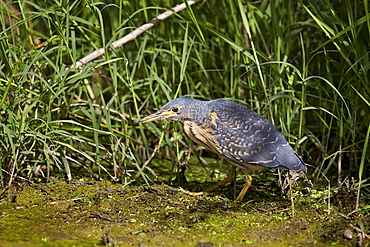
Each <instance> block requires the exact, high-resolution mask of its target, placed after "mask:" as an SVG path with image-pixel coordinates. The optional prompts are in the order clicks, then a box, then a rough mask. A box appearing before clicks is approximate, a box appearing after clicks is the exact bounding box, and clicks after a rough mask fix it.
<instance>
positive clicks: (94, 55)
mask: <svg viewBox="0 0 370 247" xmlns="http://www.w3.org/2000/svg"><path fill="white" fill-rule="evenodd" d="M199 1H201V0H188V5H189V6H191V5H193V4H194V3H197V2H199ZM185 8H186V4H185V3H181V4H178V5H176V6H175V7H173V8H172V9H171V10H167V11H165V12H163V13H162V14H160V15H159V16H157V17H155V18H153V19H152V20H151V21H150V22H148V23H146V24H144V25H142V26H140V27H139V28H137V29H135V30H134V31H132V32H131V33H129V34H127V35H125V36H124V37H123V38H121V39H119V40H117V41H114V42H113V43H112V47H113V48H117V47H120V46H122V45H123V44H126V43H127V42H129V41H131V40H134V39H135V38H136V37H137V36H139V35H140V34H142V33H143V32H145V31H146V30H148V29H149V28H151V27H153V26H154V25H155V24H157V23H159V22H160V21H163V20H164V19H166V18H168V17H170V16H171V15H173V14H174V13H177V12H179V11H181V10H183V9H185ZM104 53H105V49H104V48H100V49H97V50H95V51H93V52H92V53H90V54H89V55H87V56H85V57H83V58H81V59H80V60H78V61H77V62H76V65H72V66H71V68H79V67H81V66H82V65H84V64H87V63H88V62H90V61H92V60H94V59H95V58H97V57H100V56H101V55H103V54H104Z"/></svg>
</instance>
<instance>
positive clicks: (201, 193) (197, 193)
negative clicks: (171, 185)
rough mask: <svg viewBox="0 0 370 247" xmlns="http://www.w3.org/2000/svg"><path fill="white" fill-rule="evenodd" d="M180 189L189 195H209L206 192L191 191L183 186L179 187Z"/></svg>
mask: <svg viewBox="0 0 370 247" xmlns="http://www.w3.org/2000/svg"><path fill="white" fill-rule="evenodd" d="M179 190H180V192H182V193H184V194H185V195H189V196H204V195H208V194H207V193H205V192H202V191H201V192H191V191H188V190H185V189H183V188H181V187H179Z"/></svg>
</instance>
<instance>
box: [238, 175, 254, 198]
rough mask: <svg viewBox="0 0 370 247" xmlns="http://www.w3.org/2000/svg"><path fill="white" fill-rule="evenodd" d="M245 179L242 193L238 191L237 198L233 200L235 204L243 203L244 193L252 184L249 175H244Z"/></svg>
mask: <svg viewBox="0 0 370 247" xmlns="http://www.w3.org/2000/svg"><path fill="white" fill-rule="evenodd" d="M245 178H246V180H247V181H246V182H245V185H244V187H243V189H242V191H240V193H239V195H238V197H237V198H236V199H235V202H237V203H240V202H242V201H243V198H244V195H245V193H246V192H247V190H248V189H249V187H250V186H251V184H252V177H251V175H249V174H247V173H246V174H245Z"/></svg>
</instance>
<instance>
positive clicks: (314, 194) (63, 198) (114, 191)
mask: <svg viewBox="0 0 370 247" xmlns="http://www.w3.org/2000/svg"><path fill="white" fill-rule="evenodd" d="M197 186H200V185H199V184H194V183H193V184H192V183H187V184H186V189H189V190H191V189H192V188H196V187H197ZM238 186H242V183H241V184H240V185H239V184H238ZM224 191H225V192H226V194H225V195H222V194H221V193H223V192H224ZM230 191H231V192H232V191H233V186H232V185H228V186H225V187H224V189H223V190H221V191H219V192H220V193H219V195H215V194H214V195H212V196H206V195H205V196H197V197H192V196H189V195H186V194H183V193H181V192H180V191H179V189H178V187H176V186H168V185H166V184H157V185H152V186H134V185H130V186H126V187H125V186H123V185H122V184H119V183H112V182H108V181H99V182H98V181H93V180H86V179H81V180H76V181H72V182H66V181H61V180H59V181H57V182H55V183H40V184H32V185H25V184H16V185H14V186H12V187H10V188H8V189H6V190H4V189H3V190H2V192H3V193H2V194H1V201H0V246H197V247H200V246H207V247H208V246H262V245H263V246H332V245H335V246H369V239H368V234H369V218H368V215H366V212H365V214H364V213H363V212H361V211H358V212H353V197H352V194H351V193H347V192H346V193H347V194H346V193H339V192H338V191H333V190H331V191H330V193H328V190H327V189H326V190H325V189H323V190H315V189H312V190H311V191H310V192H307V191H306V189H297V190H295V192H294V193H293V195H292V197H286V196H285V197H282V196H280V195H279V192H278V190H275V189H271V184H268V183H267V184H262V183H257V184H256V185H253V186H252V187H251V189H250V191H248V194H247V195H246V198H245V199H244V201H243V203H241V204H238V205H237V204H234V203H233V200H232V199H230V198H233V194H232V193H231V195H230V193H229V192H230ZM227 193H229V194H227ZM365 203H366V200H365V201H362V202H361V205H362V206H364V205H365ZM365 206H366V205H365ZM351 212H352V213H351ZM350 213H351V214H350Z"/></svg>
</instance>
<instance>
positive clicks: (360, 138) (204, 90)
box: [0, 0, 370, 194]
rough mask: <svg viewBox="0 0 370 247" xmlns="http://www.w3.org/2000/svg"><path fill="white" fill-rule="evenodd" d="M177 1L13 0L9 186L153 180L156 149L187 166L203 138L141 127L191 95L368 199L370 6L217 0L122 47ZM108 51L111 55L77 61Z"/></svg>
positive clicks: (0, 42) (7, 21) (6, 81)
mask: <svg viewBox="0 0 370 247" xmlns="http://www.w3.org/2000/svg"><path fill="white" fill-rule="evenodd" d="M176 4H177V2H176V1H111V2H109V3H108V2H107V3H105V2H99V1H96V2H95V1H72V2H68V1H50V2H48V1H44V2H42V1H41V2H40V1H5V2H4V1H3V2H1V3H0V9H1V11H0V23H1V24H0V25H1V35H0V56H1V63H0V73H1V76H0V92H1V93H0V98H1V99H0V100H1V101H0V104H1V123H0V128H1V131H0V135H1V139H0V156H1V159H0V162H1V163H0V166H1V169H0V172H1V173H0V182H1V184H2V185H3V186H6V185H9V184H11V183H12V182H14V181H18V180H25V181H33V180H40V181H52V180H53V179H56V178H59V177H65V178H67V179H73V178H74V177H80V176H91V177H94V178H96V179H104V178H111V179H112V180H116V181H123V182H124V183H125V184H129V183H131V182H134V181H139V182H141V183H147V184H150V179H151V178H153V177H155V176H153V175H154V174H156V171H155V170H152V169H151V168H150V164H149V163H148V162H146V161H147V160H148V159H149V160H150V158H151V157H153V150H155V151H156V154H157V155H158V157H161V158H163V159H166V160H169V161H173V160H175V161H178V162H183V161H186V155H185V152H183V151H180V150H182V149H184V148H185V147H184V145H183V144H181V143H183V140H184V139H185V140H186V142H185V143H190V142H188V140H187V139H186V138H185V137H184V136H183V135H181V134H178V133H177V132H178V131H181V128H179V126H178V125H176V124H175V125H174V124H164V125H163V124H155V123H150V124H147V125H145V126H141V125H139V124H138V123H137V121H138V120H139V119H140V118H141V117H142V116H144V115H147V114H148V113H150V112H152V111H154V110H156V109H158V108H160V107H161V106H162V105H163V104H165V103H166V102H168V101H169V100H171V99H173V98H175V97H179V96H185V95H186V96H190V97H194V98H199V99H204V100H211V99H215V98H227V99H231V100H234V101H236V102H238V103H241V104H245V105H247V106H248V107H250V108H252V109H253V110H255V111H257V112H258V113H260V114H261V115H263V116H265V117H266V118H268V119H269V120H271V121H272V122H274V124H275V125H276V126H277V127H278V129H280V130H281V131H282V132H283V133H284V135H285V136H286V137H287V138H288V140H289V142H290V143H291V144H292V145H293V146H294V147H295V148H296V149H297V150H298V152H299V154H301V155H302V157H303V159H304V161H305V162H306V163H307V164H309V165H308V166H309V175H310V176H311V177H312V178H314V179H315V181H316V180H320V179H322V178H324V177H325V178H326V177H327V178H329V179H330V180H333V181H335V182H336V183H338V184H339V185H341V184H342V183H343V181H344V180H346V179H347V180H348V179H350V180H351V181H352V178H354V180H355V181H357V182H358V183H357V186H358V188H360V186H361V187H362V188H363V189H362V190H363V192H364V193H367V194H368V193H369V189H368V188H369V187H368V185H369V180H368V178H369V163H370V157H369V155H368V154H369V151H368V150H369V146H368V140H369V138H368V136H369V123H370V118H369V116H370V110H369V109H370V104H369V98H370V83H369V69H370V62H369V51H370V47H369V43H368V41H369V38H370V25H369V24H370V14H369V5H368V2H367V1H350V0H338V1H311V0H309V1H281V0H280V1H279V0H278V1H267V0H266V1H260V2H252V3H249V2H247V1H239V0H231V1H226V0H221V1H216V0H209V1H204V2H199V3H197V4H195V5H194V6H192V8H191V9H187V10H184V11H182V12H180V13H178V14H175V15H173V16H172V17H170V18H168V19H166V20H165V21H163V22H160V23H159V24H157V25H156V26H155V27H153V28H151V29H150V30H148V31H147V32H146V33H144V34H143V35H141V36H139V37H137V38H136V39H135V40H134V41H132V42H130V43H127V44H125V45H124V46H123V47H120V48H116V49H113V50H111V49H109V46H110V44H111V43H112V42H113V41H115V40H117V39H119V38H121V37H123V36H124V35H126V34H127V33H129V32H131V31H132V30H134V29H135V28H137V27H139V26H140V25H142V24H144V23H146V22H148V21H150V20H151V19H152V18H154V17H155V16H157V15H159V14H160V13H162V12H164V11H165V10H167V9H169V8H171V7H173V6H175V5H176ZM101 47H103V48H106V53H105V55H104V56H103V57H100V58H98V59H96V60H94V61H92V62H91V63H88V64H86V65H84V66H83V67H82V68H79V69H71V65H73V64H74V63H75V62H76V61H78V60H79V59H80V58H82V57H83V56H85V55H87V54H89V53H91V52H93V51H94V50H95V49H98V48H101ZM174 132H175V133H174ZM174 135H175V139H172V137H173V136H174ZM179 142H181V143H180V144H179ZM189 145H192V144H189ZM155 147H158V148H155ZM166 150H170V151H166ZM185 151H186V150H185Z"/></svg>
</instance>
